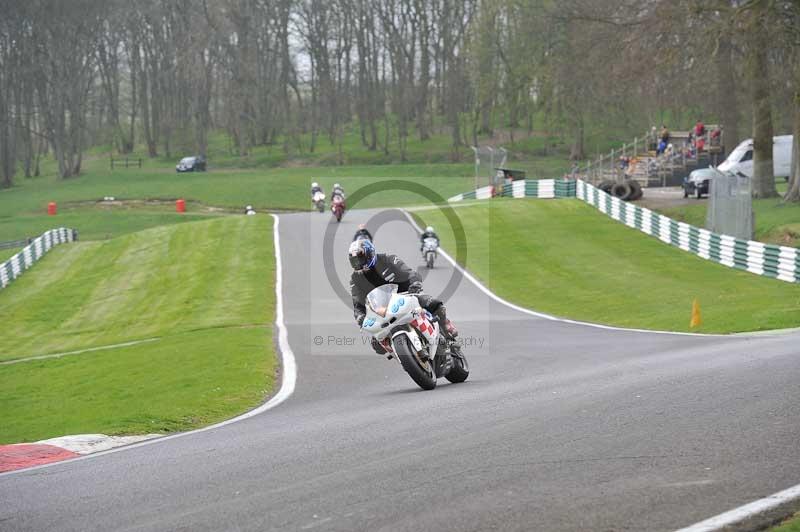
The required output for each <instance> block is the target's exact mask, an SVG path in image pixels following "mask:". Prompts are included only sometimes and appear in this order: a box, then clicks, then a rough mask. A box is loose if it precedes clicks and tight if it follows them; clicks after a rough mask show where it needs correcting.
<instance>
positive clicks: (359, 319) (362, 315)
mask: <svg viewBox="0 0 800 532" xmlns="http://www.w3.org/2000/svg"><path fill="white" fill-rule="evenodd" d="M366 317H367V315H366V314H359V315H358V316H357V317H356V323H358V326H359V327H361V324H362V323H364V318H366Z"/></svg>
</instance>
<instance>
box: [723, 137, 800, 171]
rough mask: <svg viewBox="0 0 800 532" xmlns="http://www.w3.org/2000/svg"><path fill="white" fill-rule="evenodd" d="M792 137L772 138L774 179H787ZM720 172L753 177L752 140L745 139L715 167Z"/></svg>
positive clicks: (790, 163) (789, 167) (790, 162)
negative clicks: (738, 173) (737, 173)
mask: <svg viewBox="0 0 800 532" xmlns="http://www.w3.org/2000/svg"><path fill="white" fill-rule="evenodd" d="M792 139H793V137H792V135H781V136H779V137H772V165H773V168H774V170H775V177H789V174H790V173H791V165H792ZM717 170H719V171H720V172H734V173H735V172H741V173H743V174H744V175H746V176H747V177H753V139H747V140H745V141H743V142H742V143H741V144H739V145H738V146H736V148H735V149H734V150H733V151H732V152H731V153H730V154H729V155H728V158H727V159H725V161H724V162H723V163H722V164H720V165H719V166H718V167H717Z"/></svg>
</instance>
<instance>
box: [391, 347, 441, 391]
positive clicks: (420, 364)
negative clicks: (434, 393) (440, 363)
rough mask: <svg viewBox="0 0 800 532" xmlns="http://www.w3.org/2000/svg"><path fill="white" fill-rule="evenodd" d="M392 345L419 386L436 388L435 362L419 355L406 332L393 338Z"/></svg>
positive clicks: (404, 367) (428, 388)
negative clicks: (423, 358)
mask: <svg viewBox="0 0 800 532" xmlns="http://www.w3.org/2000/svg"><path fill="white" fill-rule="evenodd" d="M392 347H393V348H394V352H395V353H396V354H397V358H398V359H400V364H402V365H403V369H404V370H406V373H408V376H409V377H411V380H413V381H414V382H416V383H417V386H419V387H420V388H422V389H423V390H433V389H434V388H436V373H435V372H434V369H433V364H432V363H431V361H430V360H422V359H421V358H420V357H419V355H417V352H416V350H415V349H414V346H413V345H411V342H410V340H409V339H408V337H407V336H406V335H404V334H401V335H400V336H397V337H395V338H394V339H393V340H392Z"/></svg>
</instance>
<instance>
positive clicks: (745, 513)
mask: <svg viewBox="0 0 800 532" xmlns="http://www.w3.org/2000/svg"><path fill="white" fill-rule="evenodd" d="M403 213H404V214H405V215H406V218H408V221H409V222H410V223H411V225H412V226H413V227H414V229H416V230H417V232H419V233H422V228H420V226H419V225H418V224H417V222H416V220H414V218H413V217H412V216H411V215H410V214H409V213H408V212H407V211H406V210H403ZM439 250H440V251H441V253H442V255H443V256H444V258H446V259H447V261H448V262H450V264H452V265H453V267H454V268H456V269H458V270H459V271H460V272H461V273H462V274H463V275H464V276H465V277H466V278H467V279H469V280H470V281H472V283H473V284H474V285H475V286H477V287H478V288H479V289H480V290H481V291H482V292H483V293H485V294H486V295H488V296H489V297H491V298H492V299H494V300H495V301H497V302H499V303H502V304H503V305H506V306H508V307H510V308H512V309H514V310H517V311H519V312H522V313H525V314H530V315H532V316H537V317H540V318H544V319H548V320H553V321H563V322H566V323H573V324H577V325H586V326H588V327H597V328H600V329H611V330H618V331H634V332H645V333H654V334H675V335H682V336H716V337H720V336H722V337H724V336H728V335H721V334H697V333H680V332H671V331H650V330H646V329H625V328H622V327H611V326H608V325H599V324H596V323H587V322H581V321H575V320H567V319H563V318H558V317H556V316H551V315H549V314H542V313H540V312H535V311H533V310H529V309H526V308H523V307H520V306H518V305H515V304H513V303H509V302H508V301H506V300H505V299H503V298H501V297H500V296H497V295H496V294H494V293H493V292H492V291H491V290H489V289H488V288H486V287H485V286H484V285H483V284H482V283H481V282H480V281H478V280H477V279H475V278H474V277H473V276H472V275H470V273H469V272H467V271H466V270H465V269H464V268H462V267H461V266H460V265H458V264H457V263H456V261H455V260H453V258H452V257H451V256H450V255H448V254H447V252H446V251H444V249H442V248H441V247H440V248H439ZM746 334H747V333H741V334H739V335H738V336H745V335H746ZM760 334H761V335H763V334H764V332H761V333H760ZM799 497H800V484H798V485H796V486H793V487H791V488H788V489H786V490H783V491H779V492H778V493H774V494H772V495H770V496H768V497H764V498H763V499H758V500H756V501H753V502H751V503H749V504H745V505H744V506H740V507H739V508H735V509H733V510H730V511H728V512H725V513H722V514H719V515H717V516H714V517H711V518H709V519H706V520H705V521H701V522H699V523H697V524H694V525H691V526H690V527H688V528H682V529H680V530H678V531H676V532H714V531H717V530H719V529H721V528H722V527H725V526H729V525H731V524H734V523H737V522H739V521H743V520H744V519H747V518H748V517H751V516H753V515H756V514H759V513H762V512H764V511H766V510H769V509H771V508H774V507H776V506H779V505H781V504H783V503H786V502H789V501H791V500H793V499H797V498H799Z"/></svg>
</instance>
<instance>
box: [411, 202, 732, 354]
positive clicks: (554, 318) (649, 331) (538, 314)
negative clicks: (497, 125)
mask: <svg viewBox="0 0 800 532" xmlns="http://www.w3.org/2000/svg"><path fill="white" fill-rule="evenodd" d="M402 212H403V214H405V215H406V218H408V221H409V222H410V223H411V225H413V226H414V229H416V230H417V232H419V233H422V228H421V227H420V226H419V225H418V224H417V222H416V220H414V218H413V217H412V216H411V215H410V214H409V213H408V211H406V210H405V209H402ZM439 252H440V253H441V254H442V256H444V258H445V259H447V261H448V262H449V263H450V264H452V265H453V267H454V268H455V269H457V270H458V271H460V272H461V274H462V275H464V277H466V278H467V279H469V280H470V281H471V282H472V284H474V285H475V286H477V287H478V289H479V290H480V291H481V292H483V293H484V294H486V295H487V296H489V297H491V298H492V299H494V300H495V301H497V302H498V303H501V304H503V305H505V306H507V307H509V308H511V309H514V310H516V311H517V312H522V313H523V314H528V315H530V316H536V317H537V318H543V319H546V320H550V321H560V322H562V323H570V324H573V325H583V326H585V327H594V328H596V329H606V330H610V331H625V332H638V333H647V334H671V335H676V336H708V337H714V338H719V337H723V338H728V337H730V336H731V335H729V334H707V333H687V332H676V331H659V330H652V329H631V328H626V327H614V326H612V325H601V324H599V323H590V322H587V321H577V320H570V319H567V318H559V317H558V316H553V315H551V314H544V313H542V312H536V311H535V310H530V309H527V308H524V307H520V306H519V305H515V304H514V303H511V302H509V301H506V300H505V299H503V298H502V297H500V296H498V295H497V294H495V293H494V292H492V291H491V290H489V288H487V287H486V286H485V285H484V284H483V283H481V282H480V281H479V280H478V279H476V278H475V277H473V276H472V274H471V273H469V272H468V271H467V270H465V269H464V268H462V267H461V265H460V264H458V263H457V262H456V261H455V260H454V259H453V257H451V256H450V255H449V254H448V253H447V252H446V251H445V250H444V248H442V247H441V246H440V247H439ZM744 334H746V333H743V334H741V335H740V336H744Z"/></svg>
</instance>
